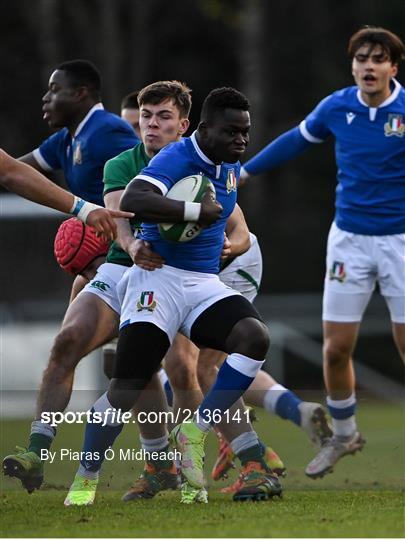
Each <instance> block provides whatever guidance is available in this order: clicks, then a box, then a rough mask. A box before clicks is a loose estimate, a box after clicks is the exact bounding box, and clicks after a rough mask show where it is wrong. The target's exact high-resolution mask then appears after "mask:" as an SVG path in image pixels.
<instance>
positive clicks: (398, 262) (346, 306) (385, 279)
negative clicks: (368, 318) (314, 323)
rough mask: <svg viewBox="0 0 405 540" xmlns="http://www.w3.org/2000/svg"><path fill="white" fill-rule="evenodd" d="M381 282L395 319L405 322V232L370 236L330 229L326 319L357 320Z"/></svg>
mask: <svg viewBox="0 0 405 540" xmlns="http://www.w3.org/2000/svg"><path fill="white" fill-rule="evenodd" d="M376 283H378V284H379V287H380V291H381V294H382V295H383V296H384V298H385V300H386V302H387V305H388V308H389V311H390V315H391V320H392V322H396V323H405V234H392V235H388V236H367V235H361V234H354V233H350V232H346V231H342V230H341V229H339V228H338V227H337V226H336V224H335V223H333V224H332V227H331V229H330V232H329V237H328V247H327V255H326V275H325V288H324V296H323V315H322V318H323V320H324V321H337V322H358V321H361V319H362V316H363V313H364V311H365V309H366V307H367V305H368V302H369V300H370V298H371V295H372V293H373V291H374V289H375V286H376Z"/></svg>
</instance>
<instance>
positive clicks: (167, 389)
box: [163, 380, 173, 407]
mask: <svg viewBox="0 0 405 540" xmlns="http://www.w3.org/2000/svg"><path fill="white" fill-rule="evenodd" d="M163 390H164V391H165V394H166V399H167V403H168V405H169V407H173V390H172V387H171V386H170V383H169V381H168V380H167V381H166V382H165V384H164V385H163Z"/></svg>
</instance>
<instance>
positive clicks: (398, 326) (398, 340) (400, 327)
mask: <svg viewBox="0 0 405 540" xmlns="http://www.w3.org/2000/svg"><path fill="white" fill-rule="evenodd" d="M392 333H393V336H394V341H395V345H396V346H397V349H398V352H399V354H400V356H401V358H402V361H403V362H404V363H405V324H403V323H392Z"/></svg>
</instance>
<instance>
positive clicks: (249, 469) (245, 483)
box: [233, 461, 282, 501]
mask: <svg viewBox="0 0 405 540" xmlns="http://www.w3.org/2000/svg"><path fill="white" fill-rule="evenodd" d="M240 480H241V481H240V486H239V489H238V490H237V491H236V492H235V494H234V496H233V500H234V501H267V500H269V499H271V498H272V497H275V496H278V497H281V494H282V487H281V484H280V482H279V480H278V477H277V476H276V475H275V474H274V473H272V472H271V471H268V470H266V469H264V468H263V467H262V465H261V464H260V463H258V462H256V461H249V462H248V463H247V464H246V465H245V466H244V467H243V469H242V472H241V479H240Z"/></svg>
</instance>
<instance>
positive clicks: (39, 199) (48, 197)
mask: <svg viewBox="0 0 405 540" xmlns="http://www.w3.org/2000/svg"><path fill="white" fill-rule="evenodd" d="M0 184H1V185H2V186H3V187H4V188H6V189H8V190H9V191H12V192H13V193H16V194H17V195H20V196H21V197H24V198H25V199H28V200H30V201H32V202H35V203H38V204H42V205H43V206H48V207H49V208H54V209H55V210H59V211H60V212H65V213H66V214H73V215H75V216H77V217H78V219H80V220H81V221H83V222H84V223H87V225H90V226H91V227H94V229H95V230H96V231H97V233H98V234H100V235H101V236H103V237H104V238H105V239H106V240H113V239H114V238H115V237H116V233H117V226H116V224H115V221H114V220H113V219H112V218H114V217H121V218H131V217H133V214H132V213H130V212H125V213H122V212H120V211H116V210H113V211H109V210H106V209H105V208H102V207H101V206H98V205H96V204H93V203H89V202H87V201H84V200H83V199H80V198H79V197H75V196H74V195H72V194H71V193H69V192H68V191H66V190H64V189H62V188H60V187H59V186H57V185H56V184H54V183H53V182H51V181H50V180H48V178H46V177H45V176H43V175H42V174H41V173H40V172H38V171H36V170H35V169H33V168H32V167H30V166H29V165H26V164H25V163H21V162H20V161H18V160H16V159H14V158H12V157H11V156H10V155H8V154H7V152H5V151H4V150H2V149H0Z"/></svg>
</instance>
